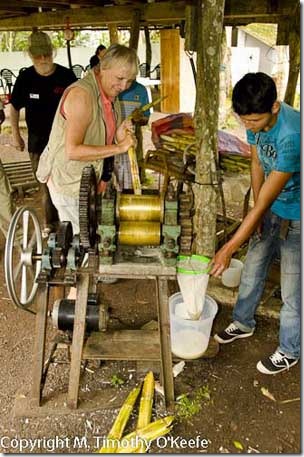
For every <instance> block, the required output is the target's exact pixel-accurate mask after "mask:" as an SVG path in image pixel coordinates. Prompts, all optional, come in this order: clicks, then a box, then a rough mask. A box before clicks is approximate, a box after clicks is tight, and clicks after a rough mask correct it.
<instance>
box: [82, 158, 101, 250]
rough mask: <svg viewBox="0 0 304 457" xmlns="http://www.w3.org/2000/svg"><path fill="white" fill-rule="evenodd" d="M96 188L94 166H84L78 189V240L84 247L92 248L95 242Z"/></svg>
mask: <svg viewBox="0 0 304 457" xmlns="http://www.w3.org/2000/svg"><path fill="white" fill-rule="evenodd" d="M96 188H97V184H96V175H95V170H94V167H93V166H92V165H90V166H87V167H84V169H83V171H82V175H81V182H80V190H79V228H80V242H81V244H82V246H83V247H84V248H85V249H89V248H92V247H93V246H94V245H95V242H96V230H97V211H96Z"/></svg>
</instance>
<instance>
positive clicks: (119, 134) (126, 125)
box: [116, 119, 134, 143]
mask: <svg viewBox="0 0 304 457" xmlns="http://www.w3.org/2000/svg"><path fill="white" fill-rule="evenodd" d="M126 130H128V131H130V132H132V133H133V131H134V128H133V124H132V121H131V120H128V119H125V120H124V121H123V122H122V123H121V124H120V126H119V127H118V129H117V130H116V138H117V141H118V143H121V142H122V141H123V140H124V139H125V136H126Z"/></svg>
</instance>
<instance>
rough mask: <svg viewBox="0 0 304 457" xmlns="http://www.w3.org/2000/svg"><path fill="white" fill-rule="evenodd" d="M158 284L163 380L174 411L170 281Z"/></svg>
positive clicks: (170, 406) (160, 280) (170, 409)
mask: <svg viewBox="0 0 304 457" xmlns="http://www.w3.org/2000/svg"><path fill="white" fill-rule="evenodd" d="M156 283H157V297H158V299H157V308H158V309H157V312H158V321H159V333H160V357H161V364H160V365H161V369H160V371H161V380H162V384H163V386H164V393H165V402H166V408H167V410H168V411H169V412H173V411H174V381H173V372H172V354H171V339H170V318H169V304H168V280H167V279H165V278H162V277H159V278H157V279H156Z"/></svg>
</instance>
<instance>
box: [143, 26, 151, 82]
mask: <svg viewBox="0 0 304 457" xmlns="http://www.w3.org/2000/svg"><path fill="white" fill-rule="evenodd" d="M144 32H145V41H146V64H147V74H146V76H149V74H150V70H151V61H152V49H151V40H150V32H149V28H148V27H144Z"/></svg>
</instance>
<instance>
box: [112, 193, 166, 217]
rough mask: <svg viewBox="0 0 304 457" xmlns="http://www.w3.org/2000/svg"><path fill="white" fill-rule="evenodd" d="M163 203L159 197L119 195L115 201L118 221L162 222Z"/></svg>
mask: <svg viewBox="0 0 304 457" xmlns="http://www.w3.org/2000/svg"><path fill="white" fill-rule="evenodd" d="M163 217H164V203H163V199H162V198H161V197H160V196H159V195H133V194H120V195H119V198H118V201H117V219H118V220H119V221H145V222H163Z"/></svg>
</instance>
